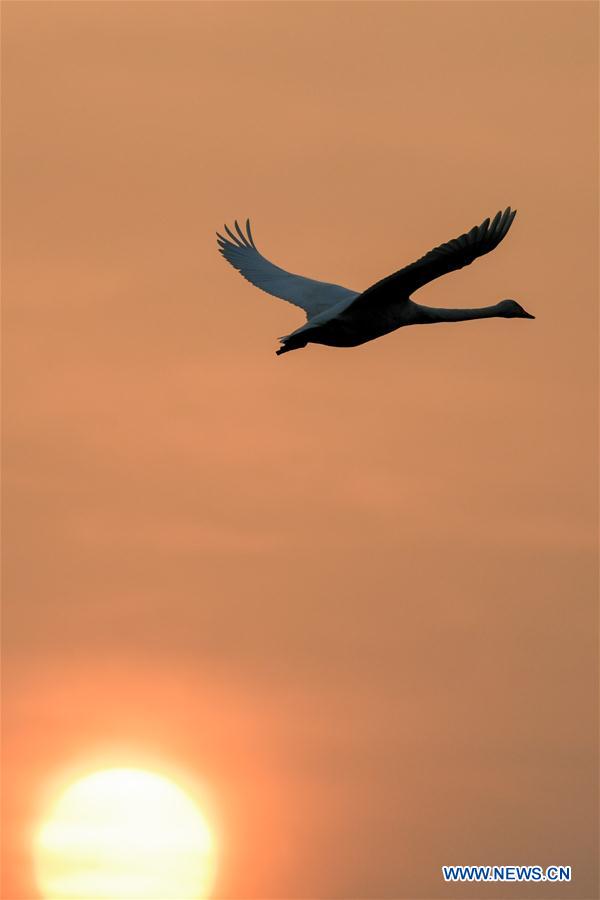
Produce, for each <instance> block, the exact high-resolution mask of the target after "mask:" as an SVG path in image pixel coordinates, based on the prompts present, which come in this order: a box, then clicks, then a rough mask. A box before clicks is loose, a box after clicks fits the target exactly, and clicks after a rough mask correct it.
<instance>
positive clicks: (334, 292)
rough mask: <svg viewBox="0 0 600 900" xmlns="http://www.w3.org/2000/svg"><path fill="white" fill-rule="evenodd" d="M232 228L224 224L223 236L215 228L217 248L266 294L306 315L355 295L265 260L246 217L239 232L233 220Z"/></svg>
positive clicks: (323, 309) (317, 313)
mask: <svg viewBox="0 0 600 900" xmlns="http://www.w3.org/2000/svg"><path fill="white" fill-rule="evenodd" d="M235 230H236V232H237V234H234V233H233V232H232V231H231V230H230V229H229V228H228V227H227V225H225V231H226V232H227V234H228V235H229V238H226V237H223V235H221V234H219V232H217V238H218V241H217V243H218V245H219V250H220V252H221V253H222V254H223V256H224V257H225V259H226V260H227V262H228V263H230V264H231V265H232V266H234V268H236V269H237V270H238V271H239V272H240V273H241V274H242V275H243V276H244V278H245V279H246V280H247V281H249V282H251V284H254V285H255V286H256V287H258V288H260V289H261V290H263V291H266V293H267V294H272V295H273V296H274V297H279V298H280V299H281V300H287V301H288V303H293V304H294V305H295V306H299V307H300V308H301V309H303V310H304V311H305V312H306V316H307V318H308V319H312V318H313V317H314V316H317V315H319V313H322V312H325V310H327V309H330V308H331V307H332V306H335V305H336V304H337V303H339V302H340V300H353V299H354V298H355V297H358V296H359V293H360V292H359V291H351V290H349V289H348V288H345V287H341V285H339V284H329V283H328V282H325V281H315V280H314V279H313V278H304V277H303V276H302V275H294V274H292V273H291V272H286V271H285V270H284V269H281V268H280V267H279V266H276V265H274V264H273V263H272V262H269V260H268V259H266V258H265V257H264V256H263V255H262V253H259V251H258V250H257V249H256V245H255V243H254V239H253V237H252V231H251V230H250V220H249V219H247V220H246V233H244V232H243V230H242V229H241V228H240V226H239V225H238V223H237V221H236V222H235Z"/></svg>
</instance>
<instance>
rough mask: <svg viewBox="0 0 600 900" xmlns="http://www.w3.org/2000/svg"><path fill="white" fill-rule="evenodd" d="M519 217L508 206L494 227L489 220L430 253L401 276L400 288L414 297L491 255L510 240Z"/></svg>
mask: <svg viewBox="0 0 600 900" xmlns="http://www.w3.org/2000/svg"><path fill="white" fill-rule="evenodd" d="M516 214H517V211H516V209H515V210H511V208H510V206H508V207H507V208H506V209H505V210H504V212H498V213H496V215H495V216H494V218H493V220H492V222H491V223H490V220H489V219H486V220H485V222H482V223H481V225H475V227H474V228H471V230H470V231H469V232H467V233H466V234H461V235H460V237H457V238H454V239H453V240H451V241H447V242H446V243H445V244H440V246H439V247H435V248H434V249H433V250H430V251H429V253H426V254H425V256H422V257H421V259H418V260H417V261H416V262H414V263H411V264H410V265H409V266H406V267H405V268H404V269H401V270H400V271H399V272H398V273H397V278H398V287H400V286H401V287H402V288H404V289H406V290H407V291H408V293H411V292H412V291H416V290H418V289H419V288H420V287H423V285H424V284H427V283H428V282H430V281H433V280H434V279H435V278H439V277H440V275H446V274H448V273H449V272H455V271H456V270H457V269H462V268H463V267H464V266H468V265H470V264H471V263H472V262H473V261H474V260H475V259H477V257H478V256H485V254H486V253H490V251H491V250H493V249H494V248H495V247H497V246H498V244H499V243H500V241H502V240H503V239H504V238H505V237H506V234H507V232H508V229H509V228H510V226H511V225H512V223H513V219H514V217H515V215H516Z"/></svg>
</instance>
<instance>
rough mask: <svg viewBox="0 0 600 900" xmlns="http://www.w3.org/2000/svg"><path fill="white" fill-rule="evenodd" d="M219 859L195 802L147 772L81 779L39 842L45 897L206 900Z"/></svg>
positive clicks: (39, 868)
mask: <svg viewBox="0 0 600 900" xmlns="http://www.w3.org/2000/svg"><path fill="white" fill-rule="evenodd" d="M214 855H215V854H214V846H213V839H212V835H211V832H210V830H209V827H208V825H207V823H206V821H205V819H204V817H203V816H202V814H201V813H200V810H199V809H198V808H197V807H196V805H195V803H194V802H193V800H192V799H191V797H190V796H189V795H188V794H187V793H185V792H184V791H183V790H182V789H181V788H180V787H178V786H177V785H176V784H175V783H174V782H172V781H170V780H168V779H167V778H164V777H163V776H161V775H157V774H155V773H153V772H148V771H144V770H142V769H105V770H103V771H99V772H94V773H92V774H90V775H87V776H86V777H84V778H80V779H79V780H77V781H75V782H73V783H72V784H71V785H70V786H69V787H68V788H67V789H66V790H65V791H64V793H63V794H62V795H61V796H60V797H59V799H58V802H57V803H56V805H55V806H54V808H53V809H52V811H51V812H50V815H49V817H48V818H47V819H46V821H45V822H44V823H43V824H42V826H41V827H40V829H39V831H38V832H37V834H36V836H35V845H34V856H35V868H36V877H37V882H38V886H39V889H40V891H41V894H42V896H43V897H44V898H45V900H200V898H206V897H208V894H209V892H210V889H211V884H212V880H213V875H214Z"/></svg>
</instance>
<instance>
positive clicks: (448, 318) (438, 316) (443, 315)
mask: <svg viewBox="0 0 600 900" xmlns="http://www.w3.org/2000/svg"><path fill="white" fill-rule="evenodd" d="M418 306H419V318H420V320H421V322H423V323H425V322H466V321H467V320H468V319H492V318H494V316H501V315H502V314H501V312H500V311H499V309H498V304H494V305H493V306H480V307H479V308H478V309H443V308H442V309H438V308H436V307H434V306H421V305H420V304H418Z"/></svg>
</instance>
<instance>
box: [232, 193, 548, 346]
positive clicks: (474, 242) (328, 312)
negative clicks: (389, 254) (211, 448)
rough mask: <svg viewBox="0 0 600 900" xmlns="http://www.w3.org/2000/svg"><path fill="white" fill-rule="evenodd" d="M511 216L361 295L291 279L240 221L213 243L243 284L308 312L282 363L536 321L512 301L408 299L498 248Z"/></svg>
mask: <svg viewBox="0 0 600 900" xmlns="http://www.w3.org/2000/svg"><path fill="white" fill-rule="evenodd" d="M516 212H517V211H516V210H511V208H510V206H508V207H507V208H506V209H505V210H504V212H498V213H496V215H495V216H494V219H493V221H490V219H489V218H488V219H486V220H485V221H484V222H482V223H481V225H476V226H475V227H474V228H472V229H471V230H470V231H469V232H466V233H465V234H461V235H460V237H457V238H454V239H453V240H450V241H448V242H447V243H445V244H440V246H439V247H435V248H434V249H433V250H430V251H429V253H426V254H425V256H422V257H421V258H420V259H418V260H417V261H416V262H413V263H411V264H410V265H408V266H405V267H404V268H403V269H400V270H399V271H398V272H394V273H393V274H392V275H388V276H387V277H386V278H382V279H381V280H380V281H377V282H376V283H375V284H372V285H371V286H370V287H368V288H367V289H366V290H365V291H362V292H361V291H351V290H349V289H348V288H345V287H341V286H340V285H338V284H329V283H328V282H324V281H315V280H313V279H312V278H304V277H302V276H301V275H294V274H292V273H291V272H286V271H285V270H284V269H280V268H279V266H276V265H274V264H273V263H271V262H269V260H268V259H266V258H265V257H264V256H263V255H262V254H261V253H259V251H258V250H257V248H256V244H255V243H254V238H253V236H252V231H251V228H250V220H249V219H247V220H246V230H245V232H244V231H243V230H242V229H241V228H240V226H239V224H238V222H237V221H236V222H235V231H236V233H235V234H234V233H233V231H231V230H230V229H229V228H228V227H227V225H225V231H226V233H227V235H228V236H229V237H228V238H227V237H223V235H221V234H219V232H217V244H218V247H219V251H220V253H222V255H223V256H224V257H225V259H226V260H227V262H228V263H230V264H231V265H232V266H233V267H234V268H236V269H238V271H239V272H240V273H241V274H242V275H243V276H244V278H246V279H247V281H249V282H251V284H254V285H256V287H259V288H261V290H263V291H265V292H266V293H267V294H272V295H273V296H274V297H280V298H281V299H282V300H287V301H288V302H289V303H293V304H295V305H296V306H299V307H300V308H301V309H303V310H304V311H305V313H306V317H307V322H306V324H305V325H302V326H301V327H300V328H297V329H296V330H295V331H292V332H291V334H286V335H283V337H280V338H279V340H280V342H281V345H282V346H281V347H280V348H279V349H278V350H277V351H276V353H277V355H278V356H279V355H280V354H281V353H288V352H289V351H290V350H299V349H301V348H302V347H306V345H307V344H326V345H327V346H329V347H356V346H358V345H359V344H364V343H366V342H367V341H372V340H374V339H375V338H378V337H381V336H382V335H384V334H389V332H390V331H395V330H396V329H397V328H402V327H403V326H405V325H426V324H432V323H434V322H466V321H468V320H470V319H491V318H495V317H500V318H504V319H535V316H532V315H531V313H528V312H526V311H525V310H524V309H523V307H522V306H521V305H520V304H519V303H517V301H516V300H500V301H499V302H498V303H494V304H493V305H492V306H483V307H480V308H479V309H438V308H436V307H431V306H423V305H421V304H420V303H415V301H414V300H412V299H411V294H412V293H413V292H414V291H417V290H419V288H422V287H423V285H425V284H428V283H429V282H430V281H433V280H434V279H435V278H439V277H440V276H441V275H446V274H447V273H448V272H454V271H456V270H457V269H462V268H463V266H468V265H469V264H470V263H472V262H473V260H475V259H477V257H478V256H484V255H485V254H486V253H489V252H490V250H493V249H494V248H495V247H497V246H498V244H499V243H500V241H502V240H503V239H504V238H505V237H506V234H507V233H508V229H509V228H510V226H511V225H512V223H513V219H514V217H515V215H516Z"/></svg>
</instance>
